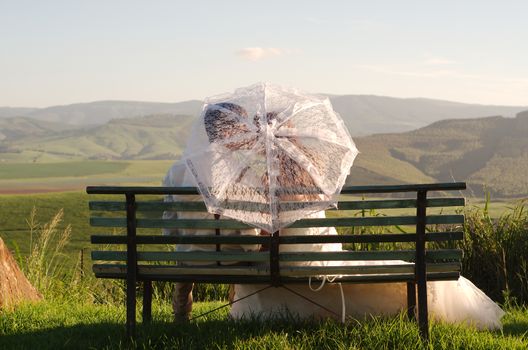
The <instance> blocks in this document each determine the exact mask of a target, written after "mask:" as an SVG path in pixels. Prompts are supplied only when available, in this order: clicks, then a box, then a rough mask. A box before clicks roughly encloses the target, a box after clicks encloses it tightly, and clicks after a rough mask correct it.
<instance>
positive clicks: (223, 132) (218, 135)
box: [204, 102, 248, 142]
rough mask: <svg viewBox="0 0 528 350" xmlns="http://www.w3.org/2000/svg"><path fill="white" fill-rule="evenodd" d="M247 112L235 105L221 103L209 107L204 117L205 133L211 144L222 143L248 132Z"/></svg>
mask: <svg viewBox="0 0 528 350" xmlns="http://www.w3.org/2000/svg"><path fill="white" fill-rule="evenodd" d="M242 119H247V112H246V110H245V109H244V108H243V107H241V106H239V105H237V104H234V103H230V102H221V103H216V104H211V105H209V106H207V110H206V111H205V116H204V125H205V132H206V133H207V137H208V138H209V142H215V141H222V140H223V139H225V138H226V137H228V136H234V135H236V134H238V133H241V132H247V131H248V128H247V125H246V124H245V123H244V122H243V121H242Z"/></svg>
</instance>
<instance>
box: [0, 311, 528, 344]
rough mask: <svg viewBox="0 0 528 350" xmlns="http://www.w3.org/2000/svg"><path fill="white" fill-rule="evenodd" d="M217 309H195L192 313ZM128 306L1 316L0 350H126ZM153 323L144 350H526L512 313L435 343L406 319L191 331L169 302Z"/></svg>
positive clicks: (520, 318) (213, 321)
mask: <svg viewBox="0 0 528 350" xmlns="http://www.w3.org/2000/svg"><path fill="white" fill-rule="evenodd" d="M217 305H219V303H218V302H214V303H196V304H195V311H194V312H195V314H199V313H202V312H204V311H207V310H209V309H211V308H212V307H214V306H217ZM124 318H125V310H124V307H119V306H113V305H93V304H81V303H75V302H58V301H55V302H53V301H51V302H42V303H40V304H36V305H24V306H22V307H20V308H18V309H17V310H16V311H12V312H6V311H3V312H0V348H1V349H59V348H61V349H62V348H71V349H88V348H95V349H120V348H127V347H128V344H127V343H126V340H125V329H124ZM153 320H154V321H153V323H152V324H150V325H147V326H142V325H140V326H139V327H138V338H137V342H136V343H135V344H134V345H135V346H136V347H137V348H141V349H150V348H154V349H165V348H175V349H526V348H528V337H527V333H528V313H527V310H526V309H512V310H509V311H508V313H507V315H506V316H505V318H504V329H503V330H502V331H476V330H475V329H472V328H469V327H466V326H457V325H447V324H442V323H434V322H433V323H432V325H431V336H430V344H429V345H428V346H427V345H424V344H422V343H421V341H420V340H419V335H418V327H417V326H416V325H415V323H413V322H409V321H407V320H406V319H405V317H394V318H388V319H382V318H375V319H369V320H361V321H357V320H348V322H347V323H346V324H341V323H338V322H334V321H324V322H297V321H294V320H292V319H279V320H274V321H273V322H272V321H260V322H259V321H258V320H251V321H244V322H235V321H231V320H229V319H228V318H227V310H225V309H224V310H222V311H220V312H217V313H213V314H210V315H208V316H207V317H206V318H203V319H198V320H196V321H192V322H191V323H189V324H183V325H182V324H179V325H177V324H174V323H173V322H172V317H171V311H170V306H169V304H168V303H167V302H164V303H161V304H160V303H159V301H158V302H156V303H154V306H153Z"/></svg>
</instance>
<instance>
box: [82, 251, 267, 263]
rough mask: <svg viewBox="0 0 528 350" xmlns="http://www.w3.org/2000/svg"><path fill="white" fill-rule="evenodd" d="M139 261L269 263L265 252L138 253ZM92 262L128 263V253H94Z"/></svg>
mask: <svg viewBox="0 0 528 350" xmlns="http://www.w3.org/2000/svg"><path fill="white" fill-rule="evenodd" d="M137 258H138V261H222V262H234V261H247V262H263V261H269V254H268V253H265V252H242V251H234V252H199V251H193V252H138V253H137ZM92 260H110V261H126V260H127V252H126V251H109V250H107V251H92Z"/></svg>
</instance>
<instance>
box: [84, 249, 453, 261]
mask: <svg viewBox="0 0 528 350" xmlns="http://www.w3.org/2000/svg"><path fill="white" fill-rule="evenodd" d="M415 254H416V251H415V250H397V251H337V252H292V253H280V254H279V261H281V262H293V261H351V260H356V261H357V260H409V261H410V260H414V258H415ZM91 255H92V260H107V261H126V260H127V253H126V251H92V254H91ZM461 258H462V251H461V250H460V249H437V250H432V251H427V252H426V260H427V261H428V262H432V261H436V260H460V259H461ZM138 261H204V262H207V261H221V262H235V261H245V262H266V261H269V253H267V252H240V251H236V252H235V251H234V252H199V251H193V252H160V251H157V252H152V251H143V252H138Z"/></svg>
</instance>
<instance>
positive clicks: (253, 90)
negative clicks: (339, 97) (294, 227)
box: [183, 83, 358, 232]
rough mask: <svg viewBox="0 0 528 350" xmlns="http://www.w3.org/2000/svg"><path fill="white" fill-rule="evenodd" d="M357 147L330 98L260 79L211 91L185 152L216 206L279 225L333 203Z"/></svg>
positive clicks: (267, 226)
mask: <svg viewBox="0 0 528 350" xmlns="http://www.w3.org/2000/svg"><path fill="white" fill-rule="evenodd" d="M357 153H358V151H357V149H356V146H355V145H354V142H353V141H352V138H351V137H350V135H349V133H348V131H347V129H346V126H345V124H344V123H343V120H342V119H341V117H340V116H339V115H338V114H337V113H336V112H334V110H333V109H332V106H331V104H330V101H329V100H328V99H327V98H320V97H317V96H313V95H308V94H305V93H302V92H300V91H298V90H296V89H290V88H283V87H280V86H276V85H273V84H269V83H259V84H255V85H252V86H249V87H246V88H240V89H237V90H236V91H235V92H234V93H232V94H224V95H219V96H214V97H211V98H208V99H207V100H206V102H205V105H204V108H203V112H202V115H201V117H200V118H199V120H198V122H197V123H196V125H195V127H194V128H193V131H192V132H191V135H190V141H189V143H188V146H187V149H186V153H185V154H184V156H183V159H184V161H185V162H186V165H187V167H188V168H189V170H190V172H191V173H192V175H193V177H194V178H195V180H196V183H197V185H198V188H199V190H200V192H201V194H202V196H203V198H204V201H205V203H206V205H207V208H208V210H209V211H210V212H212V213H215V214H221V215H224V216H227V217H231V218H234V219H237V220H240V221H242V222H246V223H248V224H250V225H252V226H255V227H259V228H262V229H264V230H266V231H268V232H275V231H277V230H279V229H280V228H283V227H286V226H288V225H289V224H291V223H293V222H295V221H297V220H299V219H301V218H304V217H306V216H308V215H310V214H313V213H314V212H318V211H321V210H325V209H327V208H329V207H331V206H333V205H335V203H336V201H337V196H338V195H339V192H340V190H341V188H342V186H343V184H344V183H345V179H346V176H347V175H348V173H349V169H350V167H351V166H352V163H353V161H354V158H355V157H356V155H357ZM294 201H295V202H294ZM299 201H301V202H300V203H299Z"/></svg>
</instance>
